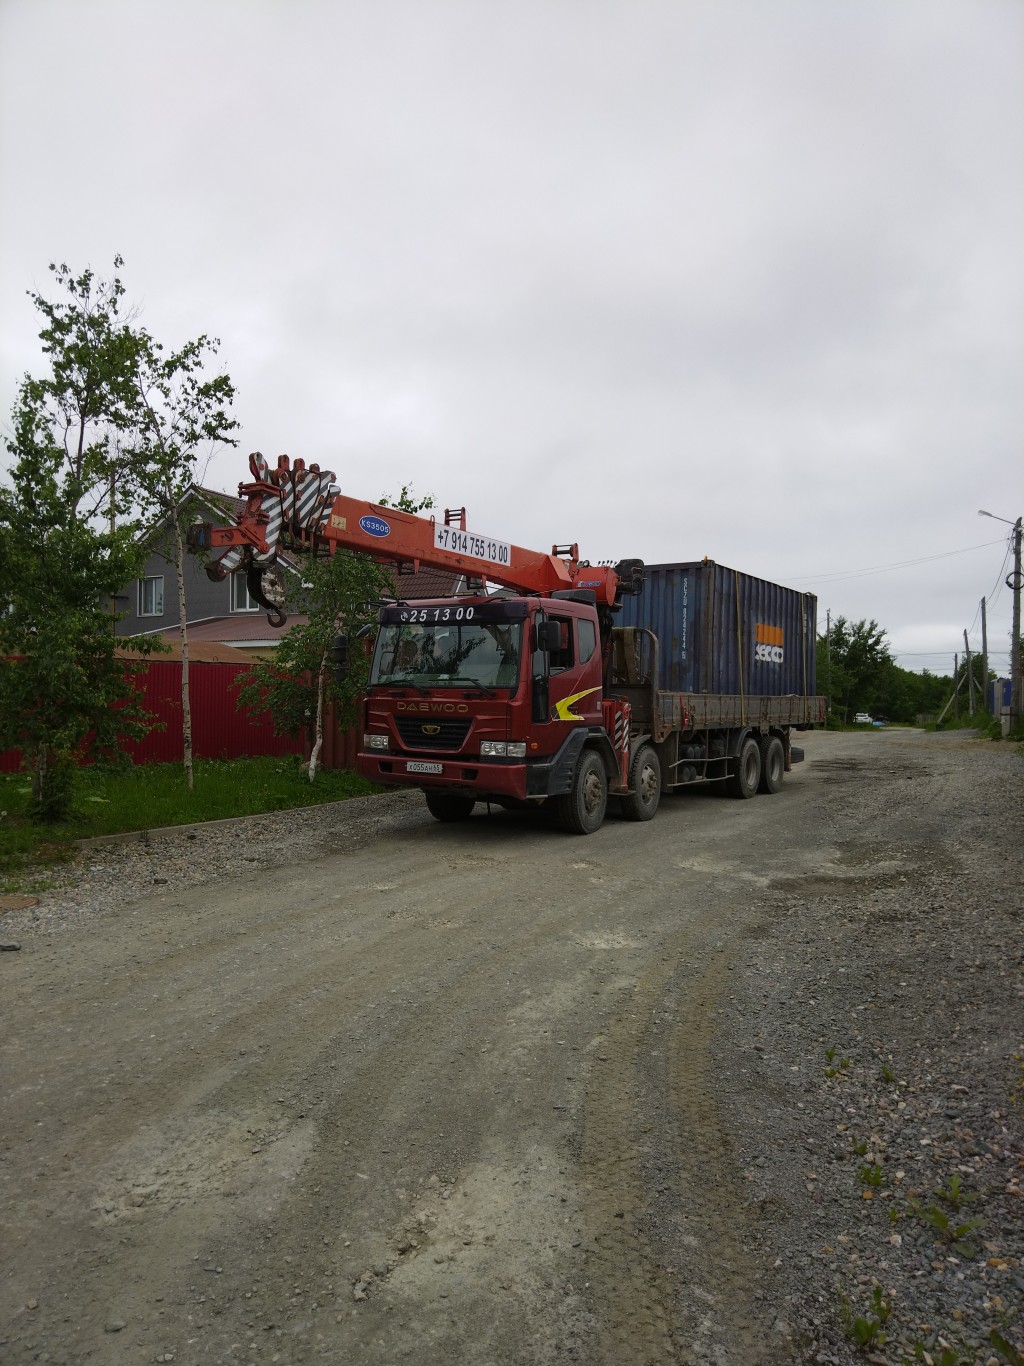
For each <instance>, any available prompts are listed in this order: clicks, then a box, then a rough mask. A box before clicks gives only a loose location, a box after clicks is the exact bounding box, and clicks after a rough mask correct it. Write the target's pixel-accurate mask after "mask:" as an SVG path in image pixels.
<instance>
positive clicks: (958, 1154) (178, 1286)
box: [0, 730, 1024, 1366]
mask: <svg viewBox="0 0 1024 1366" xmlns="http://www.w3.org/2000/svg"><path fill="white" fill-rule="evenodd" d="M805 748H806V752H807V762H805V763H804V764H803V765H801V766H799V767H798V768H797V769H796V770H795V771H794V772H793V773H792V774H790V775H788V776H787V779H786V783H785V785H784V787H783V790H782V791H781V792H780V793H779V794H778V795H776V796H773V797H758V798H757V799H756V800H755V801H750V802H737V801H730V800H727V799H723V798H721V797H719V796H718V795H717V794H715V793H714V792H711V791H697V790H694V791H691V792H688V793H686V794H685V795H682V796H679V797H674V798H669V799H667V800H666V801H665V802H664V803H663V805H662V809H661V811H660V812H659V813H658V816H657V818H656V819H655V820H654V821H652V822H650V823H649V824H642V825H634V824H629V823H627V822H624V821H621V820H618V819H610V820H609V821H608V822H607V823H606V825H605V826H604V828H603V829H602V830H601V831H600V832H599V833H598V834H597V835H594V836H591V837H589V838H585V839H580V838H574V837H571V836H567V835H564V834H562V833H560V832H559V831H557V830H556V829H554V828H552V827H551V826H548V825H546V824H544V823H542V822H541V821H539V820H536V819H533V820H531V819H527V818H524V817H520V816H516V815H512V814H509V813H505V812H495V813H494V814H492V815H490V816H488V815H487V814H486V813H485V812H484V811H483V810H480V811H479V813H478V814H477V815H476V816H474V818H473V819H472V820H471V821H470V822H468V823H467V824H465V825H461V826H441V825H438V824H437V823H435V822H434V821H433V820H432V819H431V818H430V817H429V816H428V815H427V813H426V811H425V809H424V807H423V805H422V801H421V799H420V798H419V797H418V796H417V795H415V794H399V795H392V796H385V797H381V798H370V799H363V800H360V801H355V802H350V803H346V804H344V805H341V806H336V807H330V808H319V809H313V810H309V811H303V812H298V813H291V814H287V815H279V816H273V817H260V818H254V819H251V820H247V821H245V822H240V823H239V824H238V825H233V826H219V827H213V828H209V829H203V830H200V831H199V832H198V833H195V834H193V835H192V836H187V835H184V834H182V835H175V836H173V837H170V838H166V839H160V840H153V841H152V842H150V843H149V844H138V843H136V844H131V845H120V846H110V847H105V848H102V849H94V850H90V851H88V852H87V853H86V854H83V856H82V857H81V859H80V861H79V863H78V864H77V865H76V866H75V868H74V869H73V870H72V871H71V872H70V873H69V874H68V875H67V878H66V885H64V886H62V887H59V888H57V889H55V890H52V891H49V892H46V893H43V894H42V895H41V897H40V902H39V904H38V905H37V906H35V907H33V908H30V909H26V910H15V911H8V912H7V913H6V914H3V915H2V916H0V939H2V940H3V942H4V943H5V944H8V945H10V944H15V943H16V944H19V945H20V950H19V951H16V952H15V951H11V952H6V953H3V954H0V1002H2V1005H0V1012H2V1014H0V1067H2V1077H3V1087H2V1097H0V1217H2V1221H3V1222H2V1228H0V1246H2V1249H3V1251H2V1252H0V1258H2V1261H3V1267H4V1275H3V1281H2V1285H0V1361H2V1362H4V1363H15V1362H16V1363H23V1362H52V1363H67V1364H68V1366H71V1364H73V1363H80V1362H90V1363H110V1364H111V1366H122V1364H124V1366H129V1364H130V1366H136V1364H137V1363H143V1362H150V1361H156V1362H169V1361H174V1362H177V1363H179V1366H182V1364H187V1363H193V1362H195V1363H208V1362H209V1363H213V1362H225V1363H227V1362H232V1363H234V1362H252V1363H267V1362H282V1363H293V1362H294V1363H300V1362H314V1361H321V1360H322V1361H331V1362H337V1363H348V1362H359V1361H365V1362H374V1363H390V1362H410V1363H414V1364H416V1366H428V1363H429V1366H434V1364H435V1363H442V1362H443V1363H448V1362H452V1363H473V1366H478V1364H479V1366H488V1364H489V1366H504V1364H505V1363H508V1364H509V1366H511V1364H512V1363H517V1364H518V1363H522V1366H527V1364H528V1363H529V1364H531V1366H532V1364H533V1363H548V1362H552V1363H554V1362H558V1363H563V1362H573V1361H578V1362H581V1363H588V1364H589V1363H607V1364H608V1366H612V1363H614V1366H634V1364H636V1366H639V1364H640V1363H668V1362H679V1363H701V1364H703V1363H729V1366H732V1364H733V1363H740V1364H742V1366H745V1364H746V1363H768V1364H769V1366H770V1364H771V1363H804V1362H827V1363H840V1364H841V1366H845V1364H846V1363H852V1362H856V1361H863V1360H865V1359H868V1360H871V1361H874V1362H879V1363H881V1362H891V1363H900V1362H903V1361H913V1360H915V1359H916V1360H923V1361H925V1362H928V1361H932V1362H934V1363H936V1366H938V1363H940V1362H942V1363H944V1366H945V1364H946V1363H952V1362H958V1361H967V1362H972V1363H973V1362H991V1363H999V1364H1000V1366H1002V1363H1004V1362H1005V1361H1006V1360H1008V1359H1010V1352H1011V1350H1012V1346H1013V1344H1016V1348H1017V1350H1020V1351H1024V1311H1022V1313H1021V1314H1020V1315H1018V1316H1017V1317H1014V1315H1015V1311H1016V1310H1017V1309H1018V1308H1019V1307H1020V1306H1022V1305H1024V1120H1022V1114H1024V1062H1022V1059H1024V1008H1022V1007H1024V915H1022V905H1024V895H1022V886H1021V870H1022V866H1024V852H1022V851H1024V801H1022V797H1024V760H1022V757H1021V754H1020V752H1019V750H1017V749H1014V748H1013V747H1011V746H1007V745H993V744H991V743H985V742H982V741H978V740H974V739H970V738H965V736H964V735H963V734H959V735H952V734H951V735H939V736H926V735H923V734H920V733H917V732H913V731H908V730H889V731H881V732H872V733H870V734H863V735H861V734H857V735H852V734H851V735H828V734H814V735H811V736H809V737H806V742H805ZM993 1332H994V1333H995V1334H997V1335H1001V1338H1000V1337H998V1336H997V1337H996V1338H995V1339H993V1338H992V1336H991V1335H992V1334H993ZM858 1339H860V1340H861V1345H860V1346H859V1347H858ZM1000 1341H1001V1342H1002V1343H1003V1347H1002V1349H1001V1350H1002V1355H1001V1354H1000V1350H997V1345H998V1344H999V1342H1000ZM994 1343H995V1344H996V1345H993V1344H994ZM915 1352H916V1357H915ZM943 1353H946V1355H945V1357H943Z"/></svg>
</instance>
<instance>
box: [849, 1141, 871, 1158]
mask: <svg viewBox="0 0 1024 1366" xmlns="http://www.w3.org/2000/svg"><path fill="white" fill-rule="evenodd" d="M850 1147H851V1148H852V1149H853V1151H854V1152H855V1153H856V1154H857V1156H858V1157H863V1156H864V1154H865V1153H866V1152H867V1150H868V1141H867V1139H866V1138H851V1139H850Z"/></svg>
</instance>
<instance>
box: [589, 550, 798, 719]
mask: <svg viewBox="0 0 1024 1366" xmlns="http://www.w3.org/2000/svg"><path fill="white" fill-rule="evenodd" d="M644 573H645V580H644V586H643V590H642V592H640V593H639V594H638V595H637V596H636V597H627V598H624V599H623V601H622V611H621V612H619V613H617V614H616V619H615V625H616V626H644V627H647V628H648V629H649V630H651V631H653V632H654V634H655V635H656V636H657V637H658V641H659V644H660V649H659V675H660V677H659V680H658V686H659V687H661V688H664V689H666V690H668V691H671V692H682V693H717V694H723V695H726V696H737V695H740V694H742V695H743V696H746V697H753V696H761V697H784V696H789V695H794V694H795V695H797V696H802V697H809V696H813V695H814V691H815V670H814V646H815V633H816V630H817V606H818V600H817V598H816V597H815V595H814V594H813V593H799V592H797V591H796V590H795V589H793V588H783V587H781V586H780V585H779V584H777V583H769V582H768V581H767V580H766V579H757V578H754V577H753V576H752V575H750V574H743V573H741V572H740V571H739V570H736V569H728V568H727V567H726V566H725V565H722V564H716V563H715V562H714V561H713V560H698V561H694V562H692V563H682V564H653V565H652V564H649V565H647V567H646V569H645V571H644Z"/></svg>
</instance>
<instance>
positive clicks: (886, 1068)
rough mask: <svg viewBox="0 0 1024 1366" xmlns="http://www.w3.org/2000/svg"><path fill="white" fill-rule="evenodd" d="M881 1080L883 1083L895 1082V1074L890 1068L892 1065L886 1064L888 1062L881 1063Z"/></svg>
mask: <svg viewBox="0 0 1024 1366" xmlns="http://www.w3.org/2000/svg"><path fill="white" fill-rule="evenodd" d="M882 1080H883V1081H884V1082H893V1081H895V1080H896V1073H895V1071H894V1070H893V1067H892V1064H891V1063H888V1062H883V1063H882Z"/></svg>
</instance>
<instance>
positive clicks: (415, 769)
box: [405, 759, 444, 773]
mask: <svg viewBox="0 0 1024 1366" xmlns="http://www.w3.org/2000/svg"><path fill="white" fill-rule="evenodd" d="M405 771H406V773H443V772H444V764H433V763H428V762H427V761H426V760H425V759H410V760H409V762H408V763H407V764H406V766H405Z"/></svg>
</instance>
